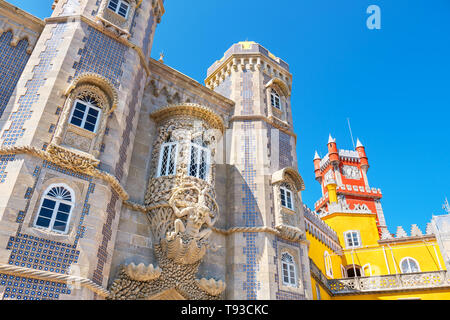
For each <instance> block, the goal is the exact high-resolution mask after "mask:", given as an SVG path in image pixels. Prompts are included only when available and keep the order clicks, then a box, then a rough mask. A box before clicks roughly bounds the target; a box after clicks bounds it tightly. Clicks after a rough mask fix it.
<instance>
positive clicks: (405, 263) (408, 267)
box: [400, 257, 420, 273]
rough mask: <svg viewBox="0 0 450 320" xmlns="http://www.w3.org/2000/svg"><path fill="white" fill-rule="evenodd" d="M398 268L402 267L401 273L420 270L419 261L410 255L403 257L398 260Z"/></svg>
mask: <svg viewBox="0 0 450 320" xmlns="http://www.w3.org/2000/svg"><path fill="white" fill-rule="evenodd" d="M400 268H401V269H402V273H415V272H420V268H419V263H418V262H417V260H416V259H414V258H411V257H406V258H403V259H402V260H401V261H400Z"/></svg>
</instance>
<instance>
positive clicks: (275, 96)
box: [270, 88, 283, 111]
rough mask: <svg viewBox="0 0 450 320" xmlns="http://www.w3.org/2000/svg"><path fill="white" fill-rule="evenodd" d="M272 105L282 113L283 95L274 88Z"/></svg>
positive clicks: (271, 98) (272, 89)
mask: <svg viewBox="0 0 450 320" xmlns="http://www.w3.org/2000/svg"><path fill="white" fill-rule="evenodd" d="M277 102H278V107H277ZM270 105H271V106H272V108H275V109H278V110H280V111H281V110H283V107H282V103H281V95H280V94H279V93H278V91H277V90H275V89H274V88H271V89H270Z"/></svg>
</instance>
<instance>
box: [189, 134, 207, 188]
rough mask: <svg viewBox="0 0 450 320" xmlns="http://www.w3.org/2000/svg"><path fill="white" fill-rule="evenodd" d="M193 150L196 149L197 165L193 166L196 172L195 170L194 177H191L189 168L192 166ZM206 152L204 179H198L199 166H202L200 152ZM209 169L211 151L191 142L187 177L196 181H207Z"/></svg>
mask: <svg viewBox="0 0 450 320" xmlns="http://www.w3.org/2000/svg"><path fill="white" fill-rule="evenodd" d="M194 148H197V163H196V164H195V166H196V168H197V170H196V175H191V166H192V151H193V149H194ZM203 151H204V152H206V168H205V178H204V179H203V178H201V177H200V166H201V164H202V161H201V159H202V152H203ZM210 167H211V151H210V150H209V149H208V148H207V147H202V146H201V145H199V144H197V143H195V142H192V143H191V144H190V145H189V165H188V175H189V176H190V177H195V178H198V179H202V180H205V181H207V180H208V175H209V170H210Z"/></svg>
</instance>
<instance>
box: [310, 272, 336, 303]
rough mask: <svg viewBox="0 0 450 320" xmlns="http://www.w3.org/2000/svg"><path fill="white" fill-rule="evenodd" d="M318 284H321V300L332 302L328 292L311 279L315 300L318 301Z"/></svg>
mask: <svg viewBox="0 0 450 320" xmlns="http://www.w3.org/2000/svg"><path fill="white" fill-rule="evenodd" d="M316 284H319V290H320V300H331V299H332V298H331V296H330V295H329V294H328V292H327V291H326V290H325V289H324V288H323V287H322V286H321V285H320V283H318V282H317V281H316V279H314V278H313V277H311V285H312V291H313V300H318V299H317V291H316Z"/></svg>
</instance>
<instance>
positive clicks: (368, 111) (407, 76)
mask: <svg viewBox="0 0 450 320" xmlns="http://www.w3.org/2000/svg"><path fill="white" fill-rule="evenodd" d="M10 2H12V3H13V4H15V5H17V6H19V7H20V8H22V9H24V10H26V11H28V12H30V13H32V14H34V15H36V16H37V17H40V18H45V17H47V16H49V15H50V14H51V9H50V7H51V4H52V2H53V0H39V1H35V0H14V1H10ZM165 2H166V14H165V15H164V17H163V19H162V22H161V24H160V25H159V26H158V29H157V32H156V37H155V42H154V46H153V54H152V56H153V57H154V58H159V53H160V52H161V51H164V53H165V59H164V60H165V63H166V64H168V65H170V66H171V67H173V68H175V69H177V70H179V71H181V72H183V73H184V74H186V75H189V76H190V77H192V78H194V79H195V80H197V81H199V82H200V83H203V80H204V78H205V77H206V70H207V68H208V67H209V66H210V65H211V64H212V63H213V62H214V61H215V60H217V59H220V58H221V57H222V56H223V53H224V52H225V51H226V50H227V49H228V48H229V47H230V46H231V45H232V44H233V43H235V42H238V41H242V40H246V39H248V40H253V41H256V42H259V43H260V44H261V45H263V46H264V47H266V48H267V49H269V50H270V51H271V52H273V53H274V54H275V55H276V56H279V57H280V58H282V59H283V60H285V61H287V62H288V63H289V64H290V67H291V73H292V74H293V76H294V83H293V94H292V106H293V114H294V124H295V131H296V133H297V135H298V145H297V152H298V158H299V171H300V173H301V175H302V176H303V178H304V180H305V184H306V191H304V192H303V200H304V202H305V203H306V204H307V205H308V206H309V207H313V205H314V202H315V201H316V200H317V199H318V198H319V197H320V196H321V193H320V186H319V184H318V183H317V182H316V181H315V180H314V172H313V162H312V159H313V156H314V151H315V150H316V149H317V150H318V152H319V154H320V155H321V156H324V155H325V154H326V152H327V151H326V150H327V149H326V144H327V141H328V134H329V133H331V134H332V135H333V136H334V137H335V138H336V139H337V144H338V148H342V149H352V141H351V138H350V134H349V130H348V125H347V118H350V120H351V125H352V129H353V135H354V136H355V139H356V137H359V138H360V139H361V141H362V142H363V144H364V145H365V146H366V152H367V154H368V157H369V162H370V165H371V167H370V169H369V172H368V177H369V182H370V184H371V186H372V187H376V188H381V189H382V191H383V194H384V197H383V201H382V204H383V209H384V213H385V216H386V219H387V223H388V227H389V230H390V231H391V232H395V231H396V227H397V226H398V225H402V226H404V228H405V230H407V232H408V233H409V229H410V226H411V224H413V223H415V224H418V225H419V227H421V228H422V230H423V231H424V229H425V225H426V223H427V222H429V221H430V220H431V217H432V214H443V213H444V211H443V210H442V204H443V202H444V200H445V197H446V196H449V197H450V188H449V181H450V166H449V164H450V162H449V158H450V148H449V138H450V134H449V129H448V124H449V116H450V111H449V106H450V94H449V91H450V62H449V59H450V41H449V36H448V35H449V34H450V24H449V23H448V20H449V17H450V1H448V0H433V1H432V2H430V1H427V0H416V1H410V0H409V1H407V0H395V1H392V0H390V1H384V0H371V1H366V0H341V1H333V0H326V1H325V0H298V1H294V0H278V1H276V2H274V1H269V0H240V1H237V0H227V1H211V0H196V1H181V0H167V1H165ZM372 4H375V5H378V6H379V7H380V8H381V30H369V29H367V27H366V19H367V17H368V16H369V15H368V14H367V13H366V9H367V7H368V6H369V5H372Z"/></svg>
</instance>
